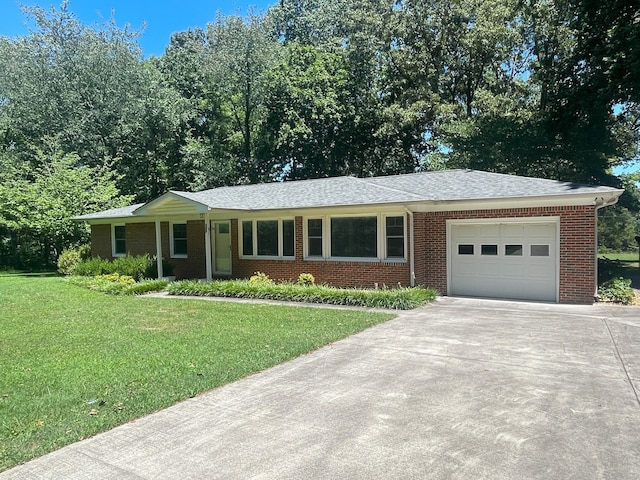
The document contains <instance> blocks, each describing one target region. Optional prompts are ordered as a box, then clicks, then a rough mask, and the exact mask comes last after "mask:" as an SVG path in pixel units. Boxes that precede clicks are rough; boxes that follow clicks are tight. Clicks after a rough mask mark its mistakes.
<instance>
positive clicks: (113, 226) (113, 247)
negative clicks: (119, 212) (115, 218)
mask: <svg viewBox="0 0 640 480" xmlns="http://www.w3.org/2000/svg"><path fill="white" fill-rule="evenodd" d="M116 227H123V228H124V252H122V253H120V252H116ZM111 256H112V257H114V258H118V257H126V256H127V226H126V224H124V223H112V224H111Z"/></svg>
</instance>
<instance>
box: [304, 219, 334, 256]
mask: <svg viewBox="0 0 640 480" xmlns="http://www.w3.org/2000/svg"><path fill="white" fill-rule="evenodd" d="M309 220H320V221H321V222H322V237H321V241H322V254H321V255H310V254H309ZM302 224H303V234H302V235H303V238H304V252H303V255H304V258H305V260H307V259H308V260H324V259H325V258H327V251H328V250H327V234H326V232H325V228H326V225H327V217H323V216H319V217H317V216H314V217H305V218H304V219H303V221H302Z"/></svg>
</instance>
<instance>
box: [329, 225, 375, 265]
mask: <svg viewBox="0 0 640 480" xmlns="http://www.w3.org/2000/svg"><path fill="white" fill-rule="evenodd" d="M377 232H378V218H377V217H336V218H332V219H331V256H332V257H355V258H370V257H373V258H376V257H377V256H378V234H377Z"/></svg>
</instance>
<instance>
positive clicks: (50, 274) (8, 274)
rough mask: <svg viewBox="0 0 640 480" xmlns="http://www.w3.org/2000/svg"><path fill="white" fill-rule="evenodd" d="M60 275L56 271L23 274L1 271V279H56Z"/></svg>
mask: <svg viewBox="0 0 640 480" xmlns="http://www.w3.org/2000/svg"><path fill="white" fill-rule="evenodd" d="M58 275H60V274H59V273H58V272H56V271H52V270H48V271H45V272H22V271H18V270H0V277H56V276H58Z"/></svg>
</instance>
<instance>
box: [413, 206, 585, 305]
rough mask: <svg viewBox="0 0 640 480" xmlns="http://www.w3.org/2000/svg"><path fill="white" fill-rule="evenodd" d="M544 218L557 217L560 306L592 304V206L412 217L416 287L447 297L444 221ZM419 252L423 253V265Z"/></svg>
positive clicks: (461, 212) (421, 214)
mask: <svg viewBox="0 0 640 480" xmlns="http://www.w3.org/2000/svg"><path fill="white" fill-rule="evenodd" d="M545 216H554V217H560V302H561V303H593V297H594V291H595V276H596V267H595V255H596V234H595V231H596V223H595V208H594V207H593V206H574V207H539V208H512V209H501V210H469V211H467V210H465V211H457V212H431V213H416V214H415V235H416V246H417V248H416V283H417V284H422V285H425V286H428V287H432V288H435V289H437V290H438V291H439V292H440V293H442V294H443V295H446V294H447V258H446V253H447V241H446V221H447V220H453V219H456V220H457V219H471V218H478V219H480V218H510V217H545ZM419 245H426V247H425V248H420V247H418V246H419ZM421 251H423V252H425V255H424V263H422V259H421V253H420V252H421ZM419 260H420V264H419V263H418V261H419Z"/></svg>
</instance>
